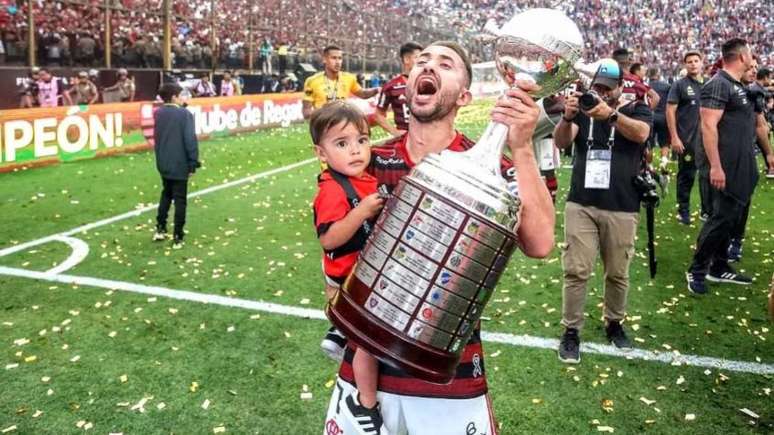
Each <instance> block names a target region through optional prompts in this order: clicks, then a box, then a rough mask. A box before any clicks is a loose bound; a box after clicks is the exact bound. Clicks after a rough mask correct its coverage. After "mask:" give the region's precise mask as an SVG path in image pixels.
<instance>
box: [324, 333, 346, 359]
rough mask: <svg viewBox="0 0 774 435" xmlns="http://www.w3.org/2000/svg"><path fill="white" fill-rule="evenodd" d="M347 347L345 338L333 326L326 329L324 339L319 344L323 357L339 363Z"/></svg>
mask: <svg viewBox="0 0 774 435" xmlns="http://www.w3.org/2000/svg"><path fill="white" fill-rule="evenodd" d="M346 347H347V337H345V336H344V334H342V333H341V331H339V330H338V329H336V327H335V326H331V327H330V328H328V332H327V333H326V334H325V338H323V341H322V342H321V343H320V348H322V350H323V352H324V353H325V355H326V356H327V357H328V358H330V359H332V360H334V361H336V362H341V360H343V359H344V349H345V348H346Z"/></svg>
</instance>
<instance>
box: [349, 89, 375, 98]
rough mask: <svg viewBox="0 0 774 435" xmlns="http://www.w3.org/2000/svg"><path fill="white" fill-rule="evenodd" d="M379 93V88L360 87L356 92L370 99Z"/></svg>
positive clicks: (359, 95)
mask: <svg viewBox="0 0 774 435" xmlns="http://www.w3.org/2000/svg"><path fill="white" fill-rule="evenodd" d="M377 93H379V88H369V89H360V90H358V91H357V92H355V93H354V94H355V95H357V96H358V97H360V98H363V99H368V98H371V97H373V96H374V95H376V94H377Z"/></svg>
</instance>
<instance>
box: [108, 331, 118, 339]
mask: <svg viewBox="0 0 774 435" xmlns="http://www.w3.org/2000/svg"><path fill="white" fill-rule="evenodd" d="M116 335H118V333H117V332H116V331H110V333H109V334H108V337H110V338H114V337H115V336H116Z"/></svg>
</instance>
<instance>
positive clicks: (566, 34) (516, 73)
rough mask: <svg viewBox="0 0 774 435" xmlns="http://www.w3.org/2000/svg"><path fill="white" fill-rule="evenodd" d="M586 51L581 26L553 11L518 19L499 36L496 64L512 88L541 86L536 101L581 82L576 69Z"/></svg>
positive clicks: (525, 14) (527, 13) (533, 12)
mask: <svg viewBox="0 0 774 435" xmlns="http://www.w3.org/2000/svg"><path fill="white" fill-rule="evenodd" d="M582 50H583V36H582V35H581V33H580V30H579V29H578V26H577V25H576V24H575V23H574V22H573V21H572V20H571V19H570V18H569V17H567V16H566V15H565V14H564V13H562V12H561V11H557V10H553V9H541V8H539V9H530V10H527V11H525V12H522V13H520V14H517V15H515V16H514V17H513V18H511V19H510V21H508V22H507V23H505V25H503V27H502V28H501V29H499V31H498V32H497V39H496V40H495V50H494V51H495V63H496V65H497V69H498V70H499V71H500V74H501V75H502V77H503V79H504V80H505V81H506V83H508V85H509V86H515V84H516V81H528V82H532V83H535V84H537V85H539V86H540V89H539V90H537V91H534V92H531V95H532V96H533V97H534V98H535V99H538V98H543V97H546V96H549V95H553V94H555V93H557V92H559V91H561V90H562V89H564V88H566V87H567V85H569V84H570V83H571V82H573V81H575V80H576V79H577V78H578V73H577V72H576V71H575V68H574V65H575V63H576V62H577V61H578V60H579V59H580V57H581V54H582Z"/></svg>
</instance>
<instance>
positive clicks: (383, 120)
mask: <svg viewBox="0 0 774 435" xmlns="http://www.w3.org/2000/svg"><path fill="white" fill-rule="evenodd" d="M374 121H375V122H376V123H377V124H379V126H380V127H382V128H383V129H385V130H386V131H387V132H388V133H390V134H391V135H393V136H398V135H399V134H400V133H401V132H400V130H398V128H397V127H395V126H394V125H392V124H390V122H389V121H387V112H386V111H385V110H384V109H379V108H377V109H376V111H375V112H374Z"/></svg>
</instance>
